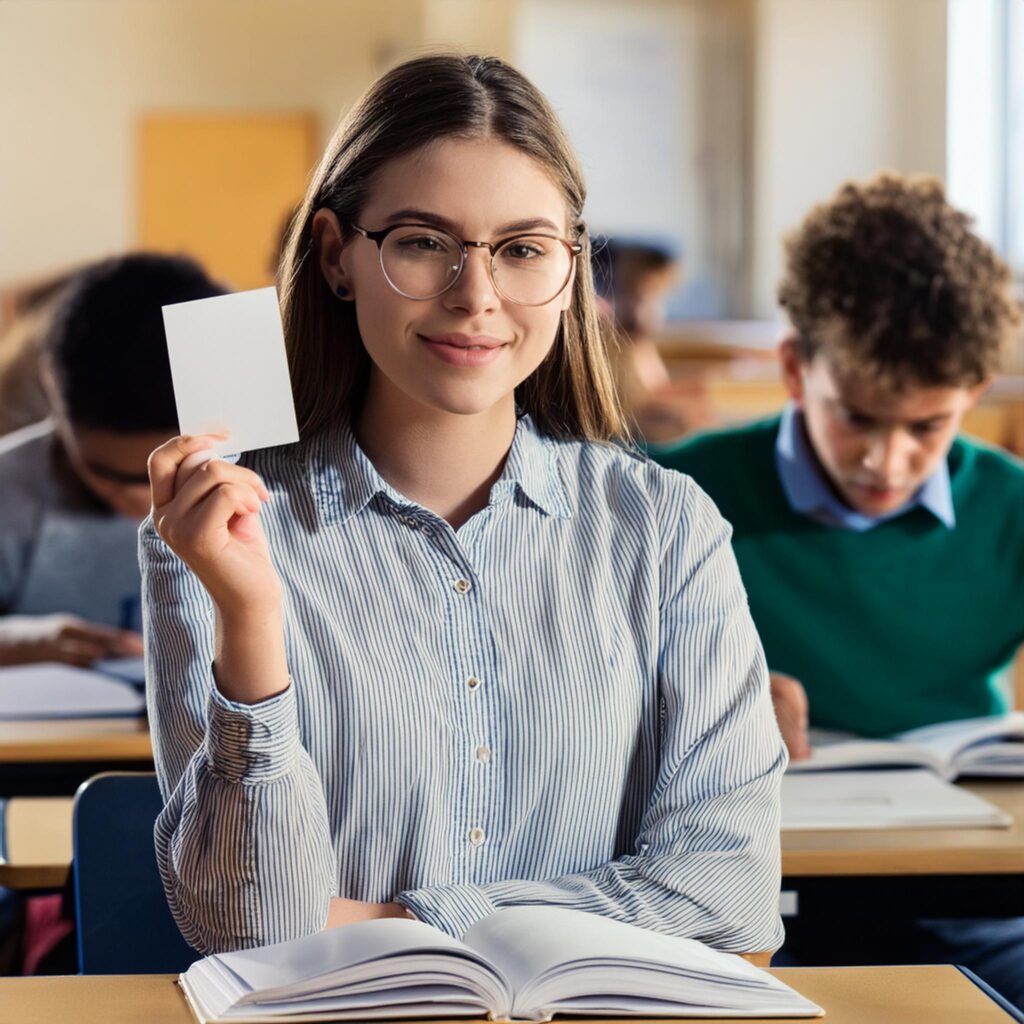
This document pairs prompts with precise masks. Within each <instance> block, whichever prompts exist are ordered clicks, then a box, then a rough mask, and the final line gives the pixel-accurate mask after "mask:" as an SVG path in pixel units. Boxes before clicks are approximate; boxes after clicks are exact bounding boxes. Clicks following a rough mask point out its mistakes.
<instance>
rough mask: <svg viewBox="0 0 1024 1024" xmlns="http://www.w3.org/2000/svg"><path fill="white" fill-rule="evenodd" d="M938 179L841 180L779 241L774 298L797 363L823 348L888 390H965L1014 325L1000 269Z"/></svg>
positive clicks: (1016, 308)
mask: <svg viewBox="0 0 1024 1024" xmlns="http://www.w3.org/2000/svg"><path fill="white" fill-rule="evenodd" d="M972 224H973V222H972V219H971V218H970V217H968V216H967V215H966V214H964V213H961V212H960V211H959V210H957V209H955V208H954V207H952V206H950V204H949V203H948V202H947V200H946V196H945V193H944V191H943V188H942V184H941V182H939V181H938V180H937V179H936V178H933V177H927V176H903V175H899V174H894V173H891V172H884V173H882V174H879V175H877V176H876V177H874V178H872V179H871V180H869V181H867V182H863V183H857V182H848V183H846V184H845V185H843V186H842V188H840V189H839V191H838V192H837V193H836V195H835V196H834V197H833V198H832V199H831V200H829V201H828V202H827V203H822V204H820V205H819V206H816V207H814V208H813V209H812V210H811V212H810V213H809V214H808V215H807V217H806V219H805V220H804V222H803V224H801V225H800V227H799V228H798V229H797V230H796V231H795V232H793V234H791V235H790V236H789V237H788V238H787V239H786V270H785V275H784V277H783V279H782V282H781V284H780V285H779V291H778V298H779V302H780V304H781V305H782V306H784V307H785V309H786V312H787V313H788V315H789V318H790V321H791V322H792V324H793V327H794V328H795V329H796V331H797V332H798V338H797V345H798V348H799V350H800V352H801V355H802V356H803V357H804V358H805V359H810V358H812V357H813V356H814V355H815V354H816V353H817V352H819V351H821V350H823V349H824V350H825V351H827V353H828V356H829V358H830V359H832V360H833V361H835V362H836V363H837V365H838V366H839V367H840V368H845V369H849V368H856V369H857V370H858V372H860V373H864V372H866V373H868V374H869V375H872V376H874V377H876V378H878V379H879V380H880V381H881V382H883V383H885V384H886V385H887V386H891V387H895V388H904V387H907V386H908V385H909V386H913V385H924V386H945V387H972V386H974V385H975V384H979V383H981V382H982V381H983V380H985V379H986V378H987V377H989V376H991V375H992V374H993V373H994V372H995V371H996V370H997V369H998V367H999V360H1000V355H1001V352H1002V349H1003V347H1004V345H1005V344H1006V342H1007V341H1008V340H1009V339H1010V338H1011V337H1012V336H1013V333H1014V331H1015V330H1016V328H1017V327H1018V326H1019V324H1020V320H1021V311H1020V304H1019V303H1018V302H1017V301H1016V299H1015V298H1014V297H1013V294H1012V290H1011V289H1012V286H1011V275H1010V271H1009V268H1008V267H1007V266H1006V264H1005V263H1003V261H1002V260H1001V259H1000V258H999V257H998V256H997V255H996V253H995V252H993V250H992V249H991V248H990V247H989V246H988V245H986V244H985V242H983V241H982V240H981V239H980V238H979V237H978V236H977V235H976V234H974V233H973V232H972V230H971V228H972Z"/></svg>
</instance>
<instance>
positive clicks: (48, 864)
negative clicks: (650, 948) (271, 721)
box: [0, 779, 1024, 889]
mask: <svg viewBox="0 0 1024 1024" xmlns="http://www.w3.org/2000/svg"><path fill="white" fill-rule="evenodd" d="M965 788H966V789H969V790H970V791H971V792H972V793H977V794H978V795H979V796H982V797H984V798H985V799H986V800H990V801H991V802H992V803H994V804H996V805H997V806H999V807H1001V808H1003V810H1005V811H1006V812H1007V813H1009V814H1010V815H1011V816H1012V817H1013V819H1014V820H1013V825H1012V826H1011V827H1010V828H1008V829H990V828H972V829H894V830H882V829H870V830H865V831H862V832H855V831H851V832H845V831H832V832H783V833H782V873H783V875H784V876H787V877H790V878H795V877H806V876H818V877H836V878H841V877H843V876H849V875H935V874H940V875H957V874H967V875H992V874H1022V875H1024V780H1018V779H1013V780H1001V781H998V782H972V783H966V784H965ZM4 815H5V828H4V834H5V836H6V857H4V856H2V854H0V885H6V886H9V887H10V888H12V889H28V888H51V887H52V888H56V887H59V886H61V885H63V884H64V880H65V878H66V877H67V873H68V865H69V864H70V862H71V815H72V798H71V797H15V798H13V799H11V800H8V801H6V804H5V805H4Z"/></svg>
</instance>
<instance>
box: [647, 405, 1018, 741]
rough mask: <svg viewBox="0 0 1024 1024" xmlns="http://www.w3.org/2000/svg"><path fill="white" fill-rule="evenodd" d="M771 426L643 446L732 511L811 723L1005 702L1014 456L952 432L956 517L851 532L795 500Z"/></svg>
mask: <svg viewBox="0 0 1024 1024" xmlns="http://www.w3.org/2000/svg"><path fill="white" fill-rule="evenodd" d="M778 427H779V421H778V419H777V418H773V419H771V420H766V421H762V422H759V423H755V424H753V425H751V426H749V427H745V428H741V429H737V430H728V431H721V432H717V433H712V434H706V435H703V436H701V437H696V438H694V439H692V440H689V441H687V442H684V443H683V444H682V445H681V446H679V447H677V448H675V449H673V450H672V451H668V452H663V453H657V452H655V453H652V454H653V457H654V458H656V459H657V461H659V462H661V463H663V464H664V465H666V466H669V467H671V468H673V469H678V470H680V471H682V472H684V473H688V474H690V475H691V476H692V477H694V479H695V480H696V481H697V483H698V484H700V485H701V487H703V488H704V489H705V490H706V491H707V492H708V493H709V494H710V495H711V497H712V498H713V499H714V501H715V502H716V504H717V505H718V507H719V509H720V510H721V512H722V514H723V515H724V516H725V518H726V519H728V520H729V521H730V522H731V523H732V525H733V529H734V531H735V532H734V535H733V547H734V549H735V552H736V558H737V560H738V561H739V565H740V572H741V573H742V576H743V581H744V583H745V584H746V587H747V593H748V594H749V598H750V608H751V612H752V614H753V617H754V622H755V623H756V625H757V628H758V632H759V633H760V634H761V639H762V641H763V642H764V647H765V653H766V654H767V657H768V665H769V667H770V668H772V669H773V670H776V671H779V672H786V673H788V674H790V675H792V676H795V677H796V678H797V679H799V680H800V681H801V682H802V683H803V684H804V686H805V688H806V690H807V694H808V699H809V702H810V709H811V721H812V724H814V725H819V726H823V727H826V728H833V729H848V730H851V731H853V732H857V733H860V734H862V735H884V734H887V733H892V732H898V731H900V730H903V729H910V728H913V727H915V726H920V725H927V724H930V723H932V722H939V721H948V720H951V719H957V718H971V717H974V716H977V715H987V714H995V713H997V712H1000V711H1004V710H1005V709H1006V708H1005V701H1004V699H1003V697H1002V695H1001V693H1000V690H999V688H998V685H997V683H996V677H997V676H998V674H999V672H1000V671H1001V670H1003V669H1005V667H1006V666H1007V664H1008V663H1009V662H1010V661H1011V660H1012V658H1013V655H1014V653H1015V651H1016V649H1017V647H1018V645H1019V644H1020V643H1021V642H1022V641H1024V465H1022V464H1021V463H1020V462H1019V461H1017V460H1016V459H1013V458H1011V457H1009V456H1007V455H1005V454H1003V453H1001V452H998V451H996V450H994V449H991V448H988V447H985V446H982V445H980V444H977V443H974V442H972V441H968V440H966V439H964V438H958V439H957V440H956V441H955V442H954V443H953V447H952V448H951V449H950V453H949V456H948V459H949V471H950V480H951V484H952V490H953V507H954V510H955V512H956V528H955V529H953V530H950V529H948V528H947V527H946V526H944V525H943V524H942V523H940V522H939V521H938V520H937V519H935V517H934V516H933V515H932V514H931V513H930V512H927V511H926V510H924V509H921V508H915V509H912V510H911V511H909V512H907V513H905V514H904V515H901V516H898V517H896V518H895V519H892V520H889V521H887V522H885V523H881V524H879V525H878V526H876V527H874V528H872V529H870V530H868V531H866V532H863V533H856V532H854V531H851V530H843V529H838V528H834V527H828V526H823V525H821V524H819V523H817V522H814V521H813V520H811V519H808V518H806V517H805V516H802V515H800V514H799V513H796V512H794V511H792V509H791V508H790V506H789V503H788V501H787V500H786V496H785V493H784V492H783V490H782V485H781V483H780V482H779V477H778V473H777V470H776V467H775V437H776V434H777V433H778Z"/></svg>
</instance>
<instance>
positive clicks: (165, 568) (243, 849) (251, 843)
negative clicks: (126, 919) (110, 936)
mask: <svg viewBox="0 0 1024 1024" xmlns="http://www.w3.org/2000/svg"><path fill="white" fill-rule="evenodd" d="M140 562H141V565H142V579H143V618H144V627H145V635H146V679H147V698H148V704H149V714H150V722H151V725H152V729H153V739H154V757H155V761H156V769H157V775H158V778H159V782H160V788H161V792H162V794H163V797H164V802H165V806H164V809H163V811H162V813H161V814H160V816H159V817H158V819H157V822H156V828H155V833H154V836H155V841H156V853H157V862H158V865H159V868H160V874H161V877H162V879H163V884H164V889H165V892H166V894H167V899H168V902H169V904H170V907H171V911H172V913H173V915H174V918H175V920H176V921H177V923H178V926H179V928H180V929H181V931H182V934H183V935H184V937H185V938H186V939H187V940H188V942H189V943H191V944H192V945H193V946H195V948H196V949H198V950H200V951H201V952H204V953H210V952H217V951H224V950H231V949H241V948H245V947H249V946H256V945H262V944H265V943H271V942H280V941H283V940H286V939H290V938H296V937H299V936H301V935H307V934H309V933H311V932H314V931H317V930H319V929H320V928H322V927H323V925H324V923H325V921H326V916H327V908H328V902H329V899H330V897H331V896H333V895H336V893H337V870H336V867H335V858H334V855H333V851H332V848H331V842H330V834H329V829H328V823H327V809H326V806H325V803H324V795H323V786H322V783H321V780H320V778H319V776H318V774H317V772H316V769H315V767H314V766H313V763H312V761H311V760H310V758H309V756H308V754H307V753H306V751H305V749H304V748H303V746H302V743H301V739H300V733H299V724H298V718H297V713H296V698H295V683H294V682H293V684H292V685H291V686H289V688H288V689H287V690H285V691H284V692H283V693H281V694H278V695H277V696H275V697H272V698H270V699H269V700H266V701H263V702H261V703H258V704H252V705H247V704H238V703H235V702H233V701H229V700H227V699H226V698H225V697H224V696H223V695H222V694H221V693H220V692H219V691H218V690H217V688H216V686H215V685H214V681H213V671H212V659H213V608H212V605H211V603H210V601H209V598H208V596H207V595H206V592H205V590H204V589H203V587H202V585H201V584H200V583H199V581H198V580H197V579H196V578H195V576H194V575H193V574H192V573H191V571H190V570H189V569H188V568H187V567H186V566H185V565H184V564H183V563H182V562H181V561H180V559H178V558H177V556H175V555H174V553H173V552H171V551H170V550H169V549H168V548H167V547H166V545H164V543H163V542H162V541H161V540H160V538H159V536H158V535H157V534H156V531H155V529H154V528H153V526H152V523H151V522H150V521H149V520H147V521H146V522H145V523H143V526H142V528H141V530H140Z"/></svg>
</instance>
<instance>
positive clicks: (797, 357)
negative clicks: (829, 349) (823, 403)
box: [779, 337, 807, 405]
mask: <svg viewBox="0 0 1024 1024" xmlns="http://www.w3.org/2000/svg"><path fill="white" fill-rule="evenodd" d="M806 368H807V364H806V363H805V361H804V358H803V356H802V355H801V354H800V349H799V346H798V345H797V340H796V338H793V337H788V338H783V340H782V341H781V342H780V343H779V369H780V370H781V372H782V383H783V384H785V385H786V390H787V391H788V392H789V397H790V398H792V399H793V401H794V402H796V403H797V405H800V404H801V403H802V402H803V398H804V370H805V369H806Z"/></svg>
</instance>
